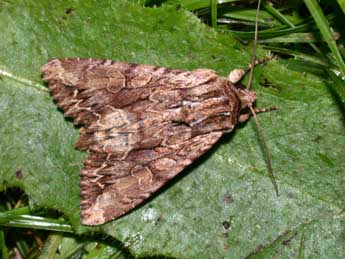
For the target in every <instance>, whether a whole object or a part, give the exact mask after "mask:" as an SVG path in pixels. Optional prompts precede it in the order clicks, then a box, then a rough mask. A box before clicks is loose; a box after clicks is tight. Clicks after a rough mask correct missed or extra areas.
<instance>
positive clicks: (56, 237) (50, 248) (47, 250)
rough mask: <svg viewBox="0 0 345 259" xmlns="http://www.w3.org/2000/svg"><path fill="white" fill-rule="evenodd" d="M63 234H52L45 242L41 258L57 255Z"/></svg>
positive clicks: (48, 258) (45, 258) (51, 257)
mask: <svg viewBox="0 0 345 259" xmlns="http://www.w3.org/2000/svg"><path fill="white" fill-rule="evenodd" d="M61 240H62V235H61V234H50V235H49V236H48V238H47V240H46V241H45V243H44V246H43V249H42V251H41V254H40V256H39V257H38V258H39V259H53V258H55V256H56V251H57V249H58V247H59V245H60V243H61Z"/></svg>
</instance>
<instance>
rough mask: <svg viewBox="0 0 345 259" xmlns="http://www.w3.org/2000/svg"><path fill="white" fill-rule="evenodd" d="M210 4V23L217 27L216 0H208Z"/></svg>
mask: <svg viewBox="0 0 345 259" xmlns="http://www.w3.org/2000/svg"><path fill="white" fill-rule="evenodd" d="M210 5H211V25H212V28H214V29H217V0H210Z"/></svg>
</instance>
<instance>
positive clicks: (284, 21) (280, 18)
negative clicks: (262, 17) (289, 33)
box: [262, 2, 294, 27]
mask: <svg viewBox="0 0 345 259" xmlns="http://www.w3.org/2000/svg"><path fill="white" fill-rule="evenodd" d="M262 6H263V7H264V8H265V9H266V10H267V11H268V12H269V13H271V14H272V15H273V16H274V17H276V18H277V20H278V21H280V22H281V23H282V24H286V25H289V26H290V27H294V24H293V23H292V22H290V21H289V19H287V18H286V16H285V15H283V14H281V13H280V12H279V11H278V10H277V9H276V8H274V7H273V6H271V5H270V4H267V3H266V2H263V3H262Z"/></svg>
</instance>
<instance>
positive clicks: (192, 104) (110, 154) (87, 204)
mask: <svg viewBox="0 0 345 259" xmlns="http://www.w3.org/2000/svg"><path fill="white" fill-rule="evenodd" d="M42 72H43V75H44V78H43V79H44V80H45V81H47V82H48V86H49V89H50V91H51V93H52V95H53V98H54V99H55V101H56V102H57V104H58V106H59V107H60V108H61V109H62V110H63V111H64V114H65V116H68V117H71V118H72V119H73V122H74V123H75V124H76V125H82V128H81V129H80V138H79V140H78V142H77V143H76V147H77V148H78V149H81V150H85V151H87V152H88V153H89V157H88V158H87V159H86V160H85V161H84V167H83V169H82V171H81V181H80V186H81V197H82V200H81V216H82V222H83V224H87V225H98V224H103V223H105V222H107V221H109V220H111V219H115V218H117V217H119V216H121V215H123V214H125V213H127V212H128V211H130V210H132V209H133V208H134V207H136V206H137V205H138V204H140V203H142V202H143V201H144V200H145V199H147V198H148V197H150V196H151V195H152V193H154V192H155V191H156V190H157V189H159V188H160V187H162V186H163V185H164V184H165V183H166V182H167V181H169V180H170V179H171V178H173V177H174V176H175V175H177V174H178V173H179V172H181V171H182V170H183V169H184V168H185V167H186V166H188V165H189V164H191V163H192V161H193V160H195V159H196V158H198V157H199V156H201V155H202V154H204V153H205V152H206V151H207V150H208V149H209V148H210V147H211V146H212V145H213V144H214V143H215V142H217V140H218V139H219V138H220V137H221V136H222V134H223V132H224V130H227V131H229V130H232V128H233V127H234V125H235V124H236V120H237V114H236V112H237V111H238V110H239V105H240V104H239V103H238V102H236V101H229V98H228V97H225V95H224V93H223V91H224V90H223V85H224V84H225V83H226V80H225V79H224V78H222V77H219V76H217V74H216V73H215V72H214V71H212V70H208V69H197V70H193V71H185V70H178V69H168V68H164V67H155V66H149V65H138V64H130V63H124V62H114V61H111V60H101V59H79V58H70V59H54V60H51V61H50V62H49V63H48V64H47V65H45V66H44V67H43V68H42ZM229 94H230V95H231V94H232V93H231V92H230V93H228V95H229ZM230 97H231V96H230ZM233 98H234V100H237V99H236V98H235V97H233ZM229 104H230V105H229ZM210 107H211V109H210ZM224 116H225V117H226V118H227V119H224Z"/></svg>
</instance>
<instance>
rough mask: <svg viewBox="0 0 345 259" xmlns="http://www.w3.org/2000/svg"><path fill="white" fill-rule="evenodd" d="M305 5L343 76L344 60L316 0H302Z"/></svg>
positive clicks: (344, 73)
mask: <svg viewBox="0 0 345 259" xmlns="http://www.w3.org/2000/svg"><path fill="white" fill-rule="evenodd" d="M304 3H305V5H306V6H307V8H308V10H309V12H310V14H311V15H312V17H313V18H314V20H315V23H316V25H317V26H318V28H319V30H320V32H321V34H322V36H323V38H324V40H325V41H326V42H327V44H328V47H329V48H330V49H331V52H332V53H333V55H334V58H335V60H336V61H337V63H338V65H339V69H340V71H341V73H342V75H343V76H344V77H345V63H344V60H343V58H342V56H341V54H340V52H339V49H338V47H337V44H336V42H335V40H334V39H333V37H332V32H331V29H330V27H329V23H328V21H327V19H326V17H325V16H324V14H323V12H322V10H321V7H320V6H319V4H318V3H317V1H316V0H304Z"/></svg>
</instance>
